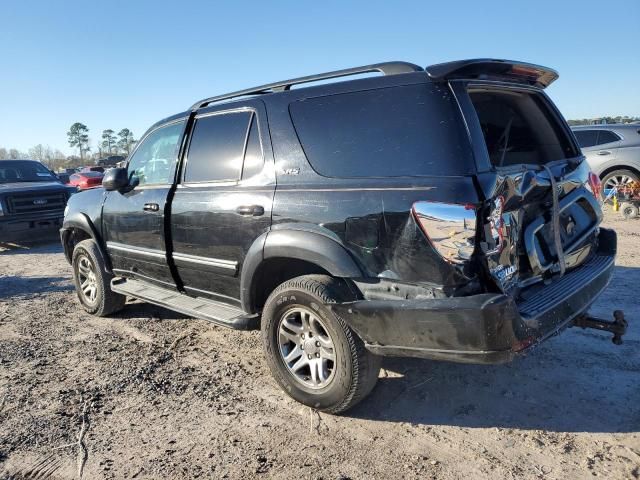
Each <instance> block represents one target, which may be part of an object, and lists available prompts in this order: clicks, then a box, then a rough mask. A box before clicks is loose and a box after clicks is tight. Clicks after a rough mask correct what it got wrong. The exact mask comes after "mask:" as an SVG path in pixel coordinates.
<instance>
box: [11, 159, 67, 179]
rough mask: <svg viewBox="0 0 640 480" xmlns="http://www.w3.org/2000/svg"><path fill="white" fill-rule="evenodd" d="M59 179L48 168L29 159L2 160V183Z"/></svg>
mask: <svg viewBox="0 0 640 480" xmlns="http://www.w3.org/2000/svg"><path fill="white" fill-rule="evenodd" d="M51 180H57V178H56V177H55V176H53V174H52V173H51V172H50V171H49V170H47V168H46V167H45V166H44V165H42V164H41V163H38V162H32V161H29V160H2V161H0V183H12V182H46V181H51Z"/></svg>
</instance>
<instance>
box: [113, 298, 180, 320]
mask: <svg viewBox="0 0 640 480" xmlns="http://www.w3.org/2000/svg"><path fill="white" fill-rule="evenodd" d="M112 317H113V318H121V319H122V320H130V319H137V318H157V319H158V320H185V319H191V318H192V317H189V316H188V315H184V314H182V313H178V312H174V311H173V310H169V309H167V308H164V307H159V306H157V305H153V304H151V303H145V302H141V301H137V300H133V301H129V302H128V303H127V304H126V305H125V306H124V308H123V309H122V310H120V311H119V312H117V313H114V314H113V315H112Z"/></svg>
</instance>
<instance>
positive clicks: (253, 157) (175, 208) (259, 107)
mask: <svg viewBox="0 0 640 480" xmlns="http://www.w3.org/2000/svg"><path fill="white" fill-rule="evenodd" d="M181 170H182V171H181V175H180V182H179V184H178V187H177V189H176V192H175V195H174V197H173V200H172V203H171V236H172V242H173V260H174V262H175V265H176V268H177V271H178V275H179V277H180V280H181V282H182V284H183V286H184V289H185V291H186V292H187V293H188V294H190V295H192V296H204V297H208V298H212V299H214V300H219V301H223V302H226V303H230V304H235V305H239V304H240V272H241V271H242V264H243V262H244V259H245V256H246V254H247V251H248V250H249V247H250V246H251V245H252V244H253V242H254V240H255V239H256V238H257V237H259V236H260V235H261V234H263V233H264V232H266V231H267V230H268V229H269V228H270V226H271V206H272V202H273V194H274V191H275V175H274V169H273V156H272V154H271V148H270V141H269V136H268V128H267V122H266V114H265V110H264V106H263V104H262V102H260V101H250V102H247V103H246V104H245V105H244V106H242V107H241V108H234V109H228V107H227V109H226V110H225V109H221V108H220V107H217V108H216V107H214V108H211V109H205V110H204V111H202V112H200V113H198V115H197V116H196V118H195V121H194V123H193V127H192V129H191V133H190V138H189V142H188V145H187V150H186V154H185V158H184V161H183V167H182V169H181Z"/></svg>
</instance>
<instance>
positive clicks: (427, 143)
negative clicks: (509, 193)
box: [289, 84, 474, 178]
mask: <svg viewBox="0 0 640 480" xmlns="http://www.w3.org/2000/svg"><path fill="white" fill-rule="evenodd" d="M289 112H290V114H291V118H292V120H293V123H294V126H295V129H296V132H297V134H298V137H299V139H300V142H301V144H302V147H303V149H304V152H305V154H306V156H307V159H308V160H309V162H310V163H311V165H312V167H313V168H314V169H315V170H316V171H317V172H318V173H320V174H321V175H324V176H328V177H346V178H353V177H398V176H428V175H465V174H470V173H473V170H474V167H473V165H474V163H473V157H472V154H471V149H470V146H469V140H468V138H467V137H466V130H465V128H464V126H463V125H462V122H461V119H460V117H459V114H458V112H457V111H456V104H455V101H454V99H453V98H452V97H451V94H450V93H449V90H448V89H447V88H446V87H444V86H440V85H435V84H420V85H409V86H403V87H393V88H383V89H378V90H368V91H364V92H355V93H344V94H339V95H331V96H327V97H318V98H310V99H305V100H301V101H297V102H293V103H291V104H290V105H289Z"/></svg>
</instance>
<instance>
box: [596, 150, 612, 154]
mask: <svg viewBox="0 0 640 480" xmlns="http://www.w3.org/2000/svg"><path fill="white" fill-rule="evenodd" d="M598 155H611V152H610V151H609V150H600V151H599V152H598Z"/></svg>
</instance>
